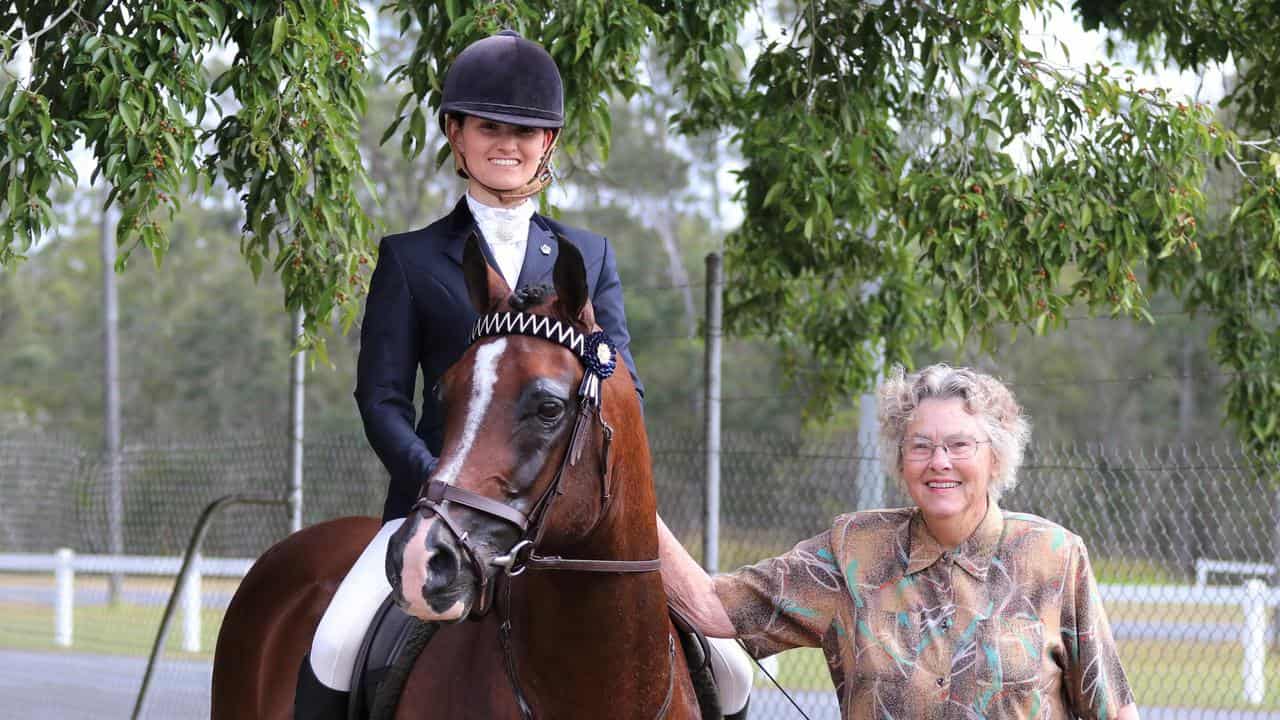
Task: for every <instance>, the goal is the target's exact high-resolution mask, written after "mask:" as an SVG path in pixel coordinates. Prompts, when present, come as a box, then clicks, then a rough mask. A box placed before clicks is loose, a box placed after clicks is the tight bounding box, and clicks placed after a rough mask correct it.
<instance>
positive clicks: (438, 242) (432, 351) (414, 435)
mask: <svg viewBox="0 0 1280 720" xmlns="http://www.w3.org/2000/svg"><path fill="white" fill-rule="evenodd" d="M472 232H475V233H476V235H477V237H482V236H481V233H480V229H479V227H478V226H477V224H476V222H475V220H474V219H473V218H472V216H471V211H470V209H469V208H468V207H467V202H466V198H463V199H462V200H461V201H459V202H458V204H457V206H456V207H455V208H454V209H453V212H451V213H450V214H449V215H447V216H445V217H444V218H442V219H440V220H437V221H436V222H434V223H432V224H431V225H428V226H427V227H426V228H424V229H422V230H415V231H412V232H407V233H401V234H398V235H389V236H387V237H385V238H383V240H382V243H381V246H380V250H379V255H378V263H377V266H376V267H375V268H374V271H373V278H372V279H371V281H370V285H369V296H368V299H367V300H366V303H365V312H364V322H363V324H362V325H361V329H360V356H359V361H358V363H357V371H356V390H355V397H356V403H357V405H359V407H360V417H361V418H362V419H363V421H364V430H365V435H366V436H367V437H368V438H369V444H370V445H372V446H373V449H374V452H376V453H377V454H378V458H379V459H380V460H382V464H383V465H384V466H386V468H387V471H388V472H389V473H390V474H391V485H390V488H389V489H388V492H387V499H386V502H385V504H384V506H383V513H382V519H383V521H384V522H385V521H387V520H392V519H395V518H401V517H404V516H405V515H407V514H408V512H409V508H410V507H411V506H412V505H413V503H414V501H415V500H416V499H417V497H418V492H419V491H420V489H421V487H422V483H423V481H424V480H425V479H426V477H427V475H428V473H429V472H430V471H431V470H432V468H433V467H434V464H435V458H436V457H437V456H439V454H440V445H441V442H442V435H443V430H444V415H443V408H441V407H440V405H439V403H438V401H437V400H436V398H435V396H434V394H433V393H432V392H431V390H432V388H433V387H434V386H435V384H436V381H437V380H439V378H440V377H441V376H442V375H443V374H444V372H445V371H446V370H448V369H449V367H450V366H451V365H453V363H454V362H456V361H457V360H458V358H460V357H461V356H462V354H463V352H464V351H466V349H467V338H468V336H469V335H470V333H471V328H472V326H473V325H474V324H475V321H476V319H477V317H478V315H477V313H476V311H475V309H474V308H472V307H471V301H470V299H469V296H468V294H467V287H466V281H465V280H464V279H463V275H462V250H463V247H464V246H465V243H466V240H467V237H468V236H469V235H470V234H471V233H472ZM556 235H560V236H562V237H563V238H565V239H566V240H568V241H569V242H572V243H573V244H574V245H575V246H576V247H577V248H578V250H579V251H580V252H581V253H582V257H583V259H584V260H585V262H586V266H587V289H588V294H589V295H590V297H591V304H592V306H593V307H594V309H595V316H596V322H597V323H599V324H600V326H601V327H602V328H604V330H605V331H606V332H608V333H609V336H610V337H611V338H612V339H613V341H614V344H615V345H616V347H617V348H618V350H619V352H620V353H621V354H622V358H623V359H624V360H625V361H626V363H627V367H628V368H630V369H631V374H632V376H633V377H634V378H636V380H635V383H636V390H637V391H638V392H640V393H641V395H642V396H643V393H644V390H643V385H641V383H640V379H639V375H638V374H637V373H636V371H635V361H634V360H633V359H632V357H631V336H630V334H629V333H628V332H627V321H626V315H625V313H624V310H623V305H622V283H621V282H620V281H619V279H618V266H617V261H616V259H615V258H614V253H613V249H612V248H611V247H610V246H609V241H608V240H607V239H605V238H604V237H602V236H600V235H596V234H594V233H590V232H587V231H585V230H580V229H578V228H573V227H569V226H567V225H563V224H561V223H558V222H555V221H553V220H551V219H550V218H546V217H543V216H541V215H538V214H536V213H535V214H534V216H533V218H532V219H531V220H530V222H529V241H528V244H527V247H526V249H525V256H524V265H523V266H522V267H521V269H520V279H519V281H518V282H517V283H516V287H524V286H526V285H538V284H551V271H552V268H553V267H554V265H555V260H556V256H557V254H558V251H557V245H556V237H555V236H556ZM481 245H482V247H483V249H484V254H485V257H486V258H487V259H488V261H489V265H490V266H492V267H494V268H495V269H496V268H497V264H496V263H495V262H494V260H493V255H492V253H491V252H490V251H489V247H488V244H487V243H483V242H482V243H481ZM544 248H546V249H548V250H549V252H547V253H545V254H544V252H543V249H544ZM419 368H421V369H422V376H423V392H422V415H421V416H420V417H419V419H418V423H417V428H416V429H415V428H414V415H415V413H414V385H415V381H416V380H417V373H418V369H419Z"/></svg>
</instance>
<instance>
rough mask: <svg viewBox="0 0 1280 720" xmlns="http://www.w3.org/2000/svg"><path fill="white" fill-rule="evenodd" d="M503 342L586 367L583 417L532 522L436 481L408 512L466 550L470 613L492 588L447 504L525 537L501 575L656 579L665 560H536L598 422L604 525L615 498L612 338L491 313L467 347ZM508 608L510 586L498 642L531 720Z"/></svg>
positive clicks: (526, 316)
mask: <svg viewBox="0 0 1280 720" xmlns="http://www.w3.org/2000/svg"><path fill="white" fill-rule="evenodd" d="M504 335H526V336H530V337H537V338H541V339H543V340H547V341H550V342H553V343H555V344H557V345H560V346H561V347H564V348H567V349H568V350H570V351H571V352H573V353H574V355H575V356H577V358H578V360H579V362H581V363H582V365H583V375H582V383H581V385H579V387H578V415H577V419H576V420H575V421H574V425H573V431H572V433H571V434H570V436H569V442H568V445H567V446H566V448H565V452H564V456H563V457H562V458H561V459H560V466H559V467H558V468H557V469H556V474H555V477H554V478H552V480H551V484H550V485H548V486H547V489H546V490H544V491H543V492H542V495H541V496H540V497H539V498H538V501H537V502H536V503H535V504H534V506H533V509H532V510H531V511H530V512H529V514H528V515H526V514H525V513H523V512H521V511H519V510H517V509H515V508H513V507H511V506H510V505H506V504H505V503H501V502H498V501H496V500H493V499H492V498H488V497H485V496H483V495H480V494H479V493H475V492H472V491H470V490H466V489H464V488H459V487H455V486H453V485H450V484H447V483H443V482H440V481H439V480H434V479H433V480H429V481H428V482H427V484H426V489H425V490H426V491H425V493H424V494H423V495H422V496H421V497H419V498H418V501H417V502H415V503H414V504H413V507H412V509H411V510H410V512H417V511H418V510H421V509H428V510H431V511H432V512H433V513H434V514H435V515H436V516H437V517H439V518H440V519H441V520H442V521H444V524H445V527H447V528H449V532H451V533H453V536H454V539H455V540H456V541H457V542H458V544H459V545H460V546H461V547H462V548H463V549H464V551H465V554H466V555H467V557H468V559H469V561H470V562H471V566H472V568H473V569H474V570H475V574H476V578H477V581H478V582H479V583H480V588H479V593H478V594H479V596H480V600H479V603H478V604H477V606H476V608H475V609H474V610H473V614H474V615H477V616H483V615H484V614H485V613H487V612H488V610H489V607H490V605H491V604H492V596H493V586H492V584H491V583H490V582H489V580H488V577H487V574H486V573H485V568H484V565H483V563H482V562H481V560H480V554H479V553H478V552H477V551H476V548H475V547H474V546H473V545H472V543H471V541H470V539H469V538H468V536H467V533H466V532H464V531H461V529H460V528H459V526H458V524H457V522H456V521H455V520H454V518H453V517H452V516H451V515H450V514H449V511H448V509H447V508H446V507H445V503H449V502H453V503H457V504H459V505H462V506H464V507H467V508H470V509H471V510H474V511H476V512H479V513H481V514H484V515H488V516H490V517H494V518H497V519H499V520H502V521H504V522H507V523H510V524H512V525H514V526H516V527H517V528H519V529H520V532H521V539H520V540H519V541H518V542H516V544H515V545H513V546H512V547H511V549H510V550H509V551H508V552H507V554H505V555H500V556H498V557H495V558H493V559H492V560H491V561H490V563H491V564H493V565H496V566H498V567H501V568H502V569H503V572H504V573H505V574H506V575H507V576H508V577H514V576H516V575H520V574H521V573H523V572H524V571H526V570H560V571H570V572H590V573H651V572H657V571H658V570H659V569H660V568H661V560H660V559H659V558H653V559H651V560H594V559H591V560H588V559H577V558H563V557H560V556H557V555H550V556H542V555H539V554H538V553H537V546H538V543H539V542H541V541H542V535H543V532H544V531H545V529H546V526H545V525H544V524H543V521H544V520H545V519H546V517H547V515H548V512H549V510H550V508H551V505H552V503H554V502H555V499H556V498H557V497H559V496H560V495H563V494H564V490H563V489H561V487H560V485H561V481H562V480H563V479H564V475H565V470H567V469H568V468H569V467H570V466H572V465H576V464H577V462H578V460H579V457H580V456H581V454H582V448H583V446H584V445H585V442H586V430H587V428H588V426H590V425H591V424H592V422H591V421H592V419H594V420H595V423H596V424H599V426H600V429H601V431H602V433H603V435H604V443H603V451H602V453H601V461H600V517H601V518H603V517H604V514H605V512H606V511H607V509H608V506H609V501H610V500H611V498H612V494H611V493H610V488H609V449H610V445H611V443H612V440H613V428H611V427H610V426H609V424H608V423H607V422H605V420H604V416H603V415H601V413H600V400H601V389H602V388H601V383H603V382H604V380H606V379H608V378H609V376H611V375H613V372H614V370H615V369H616V368H617V363H618V353H617V350H615V349H614V347H613V343H612V341H611V340H610V339H609V335H608V334H607V333H606V332H604V331H603V330H598V331H596V332H593V333H591V334H589V335H586V334H583V333H582V332H580V331H579V330H578V329H577V328H575V327H573V326H572V325H569V324H567V323H563V322H561V321H559V320H557V319H555V318H552V317H548V316H545V315H533V314H531V313H523V312H501V313H490V314H488V315H483V316H481V317H480V319H478V320H477V321H476V324H475V327H474V328H473V329H472V331H471V338H470V340H469V344H474V343H475V342H476V341H478V340H481V339H483V338H487V337H497V336H504ZM510 603H511V583H510V581H508V582H507V583H506V584H505V588H504V592H503V593H502V601H501V602H500V603H498V615H499V618H500V619H501V624H500V625H499V638H500V640H501V642H502V651H503V655H504V656H505V663H506V669H507V676H508V678H509V679H510V680H511V685H512V688H513V689H514V691H515V695H516V702H517V704H518V705H519V707H520V714H521V717H523V718H524V720H532V719H533V717H534V715H533V710H532V708H530V707H529V703H528V701H527V699H526V698H525V696H524V692H523V690H522V689H521V685H520V678H519V674H518V672H517V669H516V664H515V654H514V652H513V650H512V644H511V615H510V611H509V609H510ZM667 642H668V651H669V652H668V654H669V655H670V660H669V668H670V669H669V672H668V676H669V678H668V688H667V696H666V699H665V700H664V701H663V704H662V707H661V708H660V709H659V711H658V715H657V717H658V718H662V717H665V716H666V714H667V710H668V709H669V708H670V705H671V700H672V696H673V694H674V691H675V667H676V666H675V644H674V641H673V640H672V638H671V637H670V635H668V637H667Z"/></svg>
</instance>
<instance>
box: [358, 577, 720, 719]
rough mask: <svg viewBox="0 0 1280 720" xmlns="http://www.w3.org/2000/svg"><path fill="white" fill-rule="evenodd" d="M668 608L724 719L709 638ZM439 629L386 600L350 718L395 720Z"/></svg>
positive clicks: (698, 682)
mask: <svg viewBox="0 0 1280 720" xmlns="http://www.w3.org/2000/svg"><path fill="white" fill-rule="evenodd" d="M668 610H669V612H670V614H671V621H672V623H673V624H674V625H675V626H676V629H677V630H678V631H679V632H678V634H679V635H680V645H681V647H682V648H683V649H684V655H685V660H686V661H687V663H688V665H689V674H690V675H691V676H692V679H693V688H694V691H695V692H696V693H697V696H698V706H699V708H700V709H701V711H702V718H703V720H722V718H723V714H722V712H721V710H720V695H719V693H718V692H717V690H716V682H715V678H714V677H712V674H711V649H710V646H708V645H707V638H706V637H705V636H704V635H703V634H702V633H700V632H698V631H697V629H696V628H694V627H693V624H692V623H690V622H689V620H688V619H687V618H685V617H684V616H683V615H681V614H680V613H679V612H677V611H676V609H675V608H673V607H670V606H668ZM439 627H440V624H439V623H431V622H423V621H422V620H418V619H417V618H415V617H412V616H410V615H407V614H405V612H404V611H403V610H401V609H400V608H399V607H397V606H396V604H395V603H394V602H392V601H391V597H390V596H388V597H387V599H386V600H383V601H382V605H381V606H380V607H379V608H378V612H377V613H375V614H374V616H373V622H372V623H370V624H369V629H368V630H366V631H365V636H364V641H363V642H362V643H361V644H360V652H359V654H357V655H356V664H355V669H354V670H353V672H352V676H351V700H350V704H349V705H348V708H347V717H348V719H349V720H391V718H392V717H393V716H394V715H395V712H396V705H397V704H399V702H400V693H401V691H403V690H404V685H405V681H407V680H408V679H409V672H410V671H411V670H412V669H413V664H414V663H415V662H416V661H417V659H418V655H419V654H421V653H422V650H423V648H425V647H426V646H427V643H428V642H430V641H431V637H432V636H433V635H435V632H436V630H437V629H438V628H439Z"/></svg>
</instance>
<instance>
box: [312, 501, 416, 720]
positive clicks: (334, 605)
mask: <svg viewBox="0 0 1280 720" xmlns="http://www.w3.org/2000/svg"><path fill="white" fill-rule="evenodd" d="M403 522H404V519H403V518H402V519H399V520H392V521H391V522H388V523H386V524H385V525H383V526H382V529H381V530H379V531H378V534H377V535H374V536H373V540H372V541H371V542H370V543H369V545H368V546H367V547H365V549H364V552H362V553H360V557H359V558H357V559H356V563H355V565H353V566H352V567H351V571H350V572H348V573H347V576H346V577H345V578H343V580H342V584H341V585H339V586H338V591H337V592H335V593H334V594H333V599H332V600H330V601H329V607H328V608H327V609H326V610H325V611H324V617H322V618H320V625H319V626H318V627H317V628H316V634H315V638H314V639H313V640H312V643H311V652H310V653H309V654H308V655H307V657H306V658H304V659H303V663H304V667H303V668H302V669H301V670H300V671H299V680H298V689H297V695H296V697H295V699H294V707H295V714H296V717H297V718H298V720H302V719H303V718H304V717H310V718H315V719H316V720H327V718H329V717H335V718H345V717H346V712H347V710H346V708H347V693H348V692H350V690H351V672H352V670H353V669H354V668H355V664H356V655H357V654H358V653H359V652H360V643H361V642H362V641H363V640H364V633H365V630H367V629H368V627H369V623H370V622H372V621H373V616H374V614H375V613H377V612H378V606H380V605H381V604H382V601H383V600H385V599H386V597H387V594H388V593H390V592H391V584H390V583H388V582H387V571H386V567H387V542H388V541H389V540H390V539H391V534H392V533H394V532H395V531H396V530H397V529H399V528H400V525H401V524H402V523H403ZM307 676H310V678H307ZM304 678H307V679H308V680H309V679H314V680H315V682H314V683H310V684H308V683H304ZM339 705H340V706H341V715H331V714H328V713H327V711H321V710H317V711H315V714H310V715H306V716H304V715H302V714H301V712H302V710H303V709H304V708H327V709H333V710H334V711H336V709H337V708H338V707H339Z"/></svg>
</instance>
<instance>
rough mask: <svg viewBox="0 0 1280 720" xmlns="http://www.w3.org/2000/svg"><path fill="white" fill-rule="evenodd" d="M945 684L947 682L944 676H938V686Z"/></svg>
mask: <svg viewBox="0 0 1280 720" xmlns="http://www.w3.org/2000/svg"><path fill="white" fill-rule="evenodd" d="M946 684H947V679H946V678H938V687H942V686H943V685H946Z"/></svg>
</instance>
